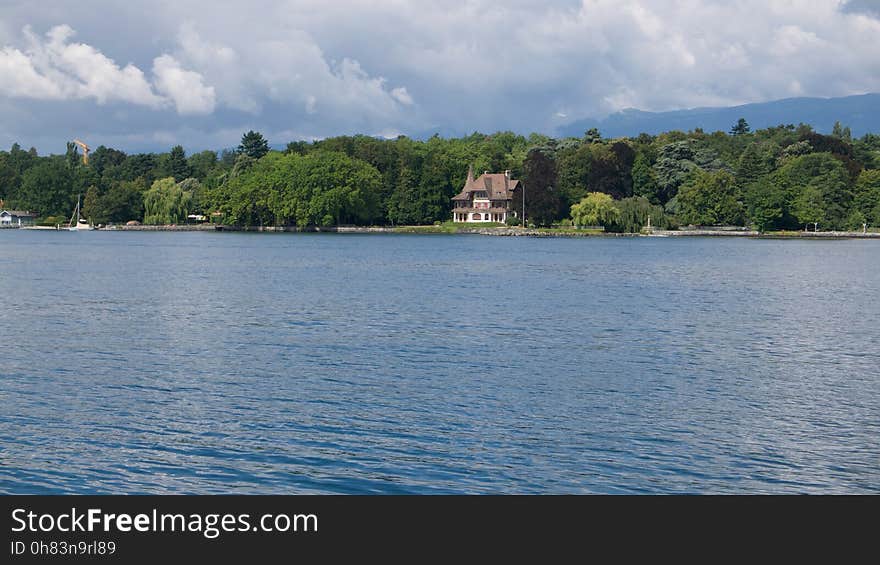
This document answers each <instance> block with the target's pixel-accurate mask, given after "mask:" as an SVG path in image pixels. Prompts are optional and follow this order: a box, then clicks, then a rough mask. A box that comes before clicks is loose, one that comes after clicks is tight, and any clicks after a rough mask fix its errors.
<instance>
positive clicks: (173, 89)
mask: <svg viewBox="0 0 880 565" xmlns="http://www.w3.org/2000/svg"><path fill="white" fill-rule="evenodd" d="M153 74H154V75H156V80H155V82H156V89H157V90H158V91H159V92H160V93H161V94H163V95H165V96H166V97H167V98H169V99H171V100H172V101H173V102H174V105H175V107H176V108H177V113H178V114H181V115H184V114H210V113H211V112H213V111H214V87H212V86H205V85H204V83H203V80H202V75H200V74H199V73H196V72H193V71H187V70H184V69H182V68H181V67H180V63H178V62H177V60H176V59H175V58H174V57H172V56H171V55H162V56H161V57H156V59H155V60H154V61H153Z"/></svg>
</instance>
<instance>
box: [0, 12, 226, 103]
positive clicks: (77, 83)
mask: <svg viewBox="0 0 880 565" xmlns="http://www.w3.org/2000/svg"><path fill="white" fill-rule="evenodd" d="M74 35H75V32H74V30H73V29H72V28H71V27H70V26H68V25H58V26H55V27H52V28H51V29H50V30H49V31H48V32H47V33H46V35H45V38H43V37H40V36H38V35H36V34H35V33H34V32H33V31H32V30H31V28H30V27H25V28H24V37H25V39H26V42H27V47H25V48H24V50H20V49H17V48H14V47H10V46H7V47H4V48H3V49H2V50H0V69H2V71H3V72H2V74H0V87H2V91H3V93H5V94H7V95H8V96H11V97H18V98H34V99H38V100H81V99H93V100H95V101H96V102H97V103H98V104H100V105H103V104H106V103H108V102H122V103H130V104H135V105H138V106H145V107H147V108H151V109H154V110H158V109H161V108H163V107H166V106H169V105H173V106H175V107H176V108H177V111H178V113H180V114H194V113H205V112H211V111H212V110H213V108H214V100H213V98H214V92H213V89H212V88H211V87H206V86H204V84H203V83H202V78H201V76H200V75H199V74H198V73H195V72H193V71H187V70H185V69H182V68H181V67H180V65H179V63H178V62H177V61H176V60H175V59H174V58H173V57H171V56H169V55H162V56H160V57H157V58H156V59H155V61H154V64H153V73H154V75H155V80H156V82H155V85H154V84H152V83H151V82H150V81H149V80H147V78H146V76H145V75H144V73H143V71H141V70H140V69H139V68H138V67H136V66H135V65H133V64H127V65H125V66H124V67H121V66H120V65H118V64H117V63H116V62H115V61H113V60H112V59H110V58H109V57H107V56H106V55H104V54H103V53H102V52H101V51H99V50H98V49H96V48H95V47H92V46H91V45H87V44H85V43H76V42H72V41H71V38H72V37H73V36H74Z"/></svg>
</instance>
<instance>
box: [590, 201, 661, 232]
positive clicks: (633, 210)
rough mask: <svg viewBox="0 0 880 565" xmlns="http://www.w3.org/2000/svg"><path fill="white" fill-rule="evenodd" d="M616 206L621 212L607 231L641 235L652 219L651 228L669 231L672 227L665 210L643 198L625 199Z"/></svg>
mask: <svg viewBox="0 0 880 565" xmlns="http://www.w3.org/2000/svg"><path fill="white" fill-rule="evenodd" d="M614 205H615V206H616V207H617V209H618V210H619V212H620V213H619V215H618V216H617V218H616V219H615V220H613V221H611V222H610V223H608V224H607V225H605V229H606V231H610V232H616V233H639V232H640V231H641V230H642V228H644V227H645V226H647V225H648V218H650V219H651V226H652V227H655V228H658V229H668V228H670V227H672V225H671V222H670V221H669V218H668V217H667V216H666V214H665V213H664V212H663V208H662V207H660V206H657V205H655V204H651V202H650V201H649V200H648V199H647V198H644V197H642V196H634V197H632V198H624V199H623V200H618V201H616V202H615V203H614Z"/></svg>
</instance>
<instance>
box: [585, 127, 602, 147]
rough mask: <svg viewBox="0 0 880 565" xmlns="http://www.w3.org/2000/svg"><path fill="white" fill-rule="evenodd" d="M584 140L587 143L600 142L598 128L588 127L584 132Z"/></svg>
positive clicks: (600, 135) (600, 136) (600, 137)
mask: <svg viewBox="0 0 880 565" xmlns="http://www.w3.org/2000/svg"><path fill="white" fill-rule="evenodd" d="M584 142H585V143H587V144H590V143H601V142H602V134H601V133H600V132H599V128H590V129H588V130H587V131H586V132H585V133H584Z"/></svg>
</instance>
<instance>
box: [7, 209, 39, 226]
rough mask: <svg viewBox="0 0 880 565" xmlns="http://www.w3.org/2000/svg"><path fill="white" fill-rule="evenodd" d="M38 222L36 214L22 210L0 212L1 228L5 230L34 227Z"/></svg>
mask: <svg viewBox="0 0 880 565" xmlns="http://www.w3.org/2000/svg"><path fill="white" fill-rule="evenodd" d="M36 221H37V214H36V212H25V211H22V210H3V211H2V212H0V227H3V228H21V227H24V226H32V225H34V224H35V223H36Z"/></svg>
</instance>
